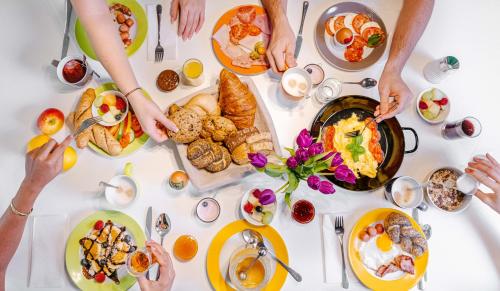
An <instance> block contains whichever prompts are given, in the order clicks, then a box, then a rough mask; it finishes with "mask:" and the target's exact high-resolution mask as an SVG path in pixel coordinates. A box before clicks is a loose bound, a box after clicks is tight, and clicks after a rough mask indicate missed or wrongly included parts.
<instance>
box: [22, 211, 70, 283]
mask: <svg viewBox="0 0 500 291" xmlns="http://www.w3.org/2000/svg"><path fill="white" fill-rule="evenodd" d="M67 229H68V217H67V216H66V215H36V216H33V218H32V227H31V264H30V270H29V277H28V287H30V288H62V287H65V280H64V276H65V275H64V274H66V271H65V270H64V251H65V249H66V239H67Z"/></svg>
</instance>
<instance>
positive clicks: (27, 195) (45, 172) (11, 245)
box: [0, 136, 72, 290]
mask: <svg viewBox="0 0 500 291" xmlns="http://www.w3.org/2000/svg"><path fill="white" fill-rule="evenodd" d="M71 140H72V138H71V136H69V137H67V138H66V139H65V140H64V141H63V142H62V143H61V144H57V142H55V141H54V140H53V139H51V140H49V142H47V143H46V144H45V145H43V146H41V147H39V148H37V149H34V150H33V151H31V152H29V153H28V154H27V156H26V167H25V168H26V174H25V177H24V180H23V182H22V183H21V186H20V187H19V190H18V191H17V194H16V196H14V198H13V199H12V204H11V205H12V206H9V207H8V208H7V210H5V212H4V214H3V215H2V217H1V218H0V234H1V236H2V239H1V240H0V290H5V273H6V271H7V266H8V265H9V263H10V260H11V259H12V257H13V256H14V253H15V252H16V250H17V247H18V246H19V242H20V241H21V237H22V235H23V232H24V227H25V226H26V221H27V220H28V216H23V215H20V213H22V214H28V213H30V212H31V209H32V208H33V205H34V204H35V200H36V198H37V197H38V194H40V192H41V191H42V189H43V188H44V187H45V185H47V184H48V183H49V182H50V181H51V180H52V179H54V178H55V177H56V176H57V175H58V174H59V173H60V172H61V171H62V168H63V155H64V150H65V149H66V148H67V147H68V145H69V143H70V142H71ZM16 212H18V213H16Z"/></svg>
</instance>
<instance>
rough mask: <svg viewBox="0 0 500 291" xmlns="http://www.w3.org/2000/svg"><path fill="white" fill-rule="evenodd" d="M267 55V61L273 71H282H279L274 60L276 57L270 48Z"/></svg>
mask: <svg viewBox="0 0 500 291" xmlns="http://www.w3.org/2000/svg"><path fill="white" fill-rule="evenodd" d="M266 56H267V61H268V62H269V66H270V67H271V69H272V70H273V72H274V73H276V74H279V73H280V72H278V68H276V63H275V62H274V57H273V55H272V54H271V51H270V50H268V51H267V52H266Z"/></svg>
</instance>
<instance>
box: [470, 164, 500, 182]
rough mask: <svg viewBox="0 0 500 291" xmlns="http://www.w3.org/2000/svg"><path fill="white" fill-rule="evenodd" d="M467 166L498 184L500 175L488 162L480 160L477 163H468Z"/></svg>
mask: <svg viewBox="0 0 500 291" xmlns="http://www.w3.org/2000/svg"><path fill="white" fill-rule="evenodd" d="M468 166H469V167H471V168H474V169H478V170H481V171H482V172H483V173H485V174H487V175H488V176H489V177H490V178H492V179H493V180H495V182H497V183H499V182H500V173H498V171H497V170H496V169H495V167H493V165H491V163H490V162H489V161H486V160H482V161H479V162H469V163H468Z"/></svg>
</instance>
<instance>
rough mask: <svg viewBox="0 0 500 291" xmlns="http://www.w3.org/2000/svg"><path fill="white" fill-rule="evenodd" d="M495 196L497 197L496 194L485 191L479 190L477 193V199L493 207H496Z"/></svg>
mask: <svg viewBox="0 0 500 291" xmlns="http://www.w3.org/2000/svg"><path fill="white" fill-rule="evenodd" d="M493 195H495V194H492V193H484V192H483V191H481V190H479V189H477V191H476V197H477V198H479V200H481V201H483V202H484V203H486V204H488V205H489V206H491V207H494V205H493V204H494V201H493Z"/></svg>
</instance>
